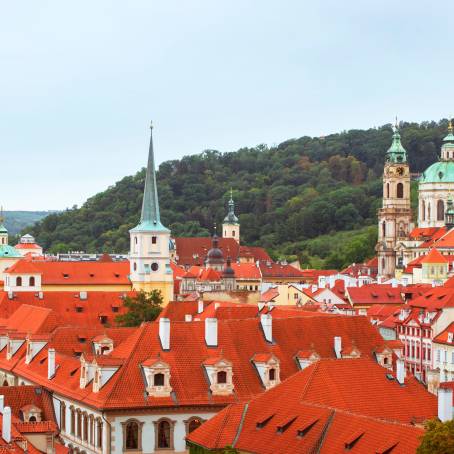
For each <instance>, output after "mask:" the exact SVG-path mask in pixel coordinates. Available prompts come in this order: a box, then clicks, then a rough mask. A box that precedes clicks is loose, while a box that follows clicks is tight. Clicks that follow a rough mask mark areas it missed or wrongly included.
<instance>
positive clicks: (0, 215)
mask: <svg viewBox="0 0 454 454" xmlns="http://www.w3.org/2000/svg"><path fill="white" fill-rule="evenodd" d="M4 222H5V217H4V216H3V207H0V233H8V230H7V229H6V227H5V225H4V224H3V223H4Z"/></svg>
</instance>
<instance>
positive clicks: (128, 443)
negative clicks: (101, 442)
mask: <svg viewBox="0 0 454 454" xmlns="http://www.w3.org/2000/svg"><path fill="white" fill-rule="evenodd" d="M121 424H122V426H123V450H124V451H128V450H137V451H141V450H142V426H143V423H142V422H140V421H137V420H136V419H131V420H129V421H126V422H124V423H121Z"/></svg>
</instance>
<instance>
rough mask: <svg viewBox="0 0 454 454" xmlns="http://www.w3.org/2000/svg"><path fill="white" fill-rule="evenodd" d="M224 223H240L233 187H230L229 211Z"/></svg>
mask: <svg viewBox="0 0 454 454" xmlns="http://www.w3.org/2000/svg"><path fill="white" fill-rule="evenodd" d="M224 224H238V218H237V217H236V215H235V202H234V201H233V189H232V188H230V200H229V211H228V213H227V216H226V217H225V218H224Z"/></svg>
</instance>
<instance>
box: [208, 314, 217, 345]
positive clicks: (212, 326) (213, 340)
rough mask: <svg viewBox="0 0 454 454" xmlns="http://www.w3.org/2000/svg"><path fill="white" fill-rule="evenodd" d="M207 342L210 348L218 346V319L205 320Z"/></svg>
mask: <svg viewBox="0 0 454 454" xmlns="http://www.w3.org/2000/svg"><path fill="white" fill-rule="evenodd" d="M205 342H206V344H207V346H208V347H217V346H218V319H217V318H206V319H205Z"/></svg>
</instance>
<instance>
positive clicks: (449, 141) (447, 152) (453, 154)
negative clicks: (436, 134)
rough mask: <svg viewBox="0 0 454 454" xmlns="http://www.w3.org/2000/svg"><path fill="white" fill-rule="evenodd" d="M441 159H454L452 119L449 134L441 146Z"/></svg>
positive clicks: (449, 124) (449, 123)
mask: <svg viewBox="0 0 454 454" xmlns="http://www.w3.org/2000/svg"><path fill="white" fill-rule="evenodd" d="M441 160H442V161H454V134H453V127H452V121H451V120H449V122H448V135H447V136H446V137H445V138H444V139H443V145H442V146H441Z"/></svg>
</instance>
